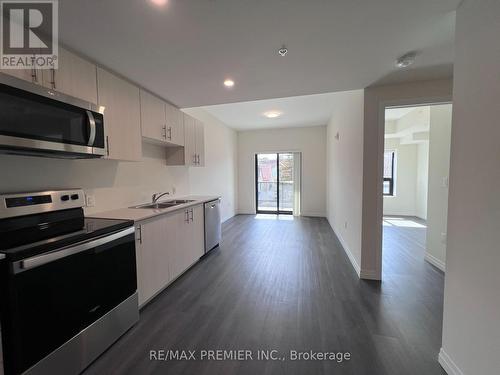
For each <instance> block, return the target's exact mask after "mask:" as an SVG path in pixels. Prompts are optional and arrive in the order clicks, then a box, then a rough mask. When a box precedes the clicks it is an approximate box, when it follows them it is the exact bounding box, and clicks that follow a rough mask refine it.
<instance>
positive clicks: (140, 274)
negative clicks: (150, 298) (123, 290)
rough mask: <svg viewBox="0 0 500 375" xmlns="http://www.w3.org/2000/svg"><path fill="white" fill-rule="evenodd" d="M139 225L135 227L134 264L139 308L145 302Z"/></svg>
mask: <svg viewBox="0 0 500 375" xmlns="http://www.w3.org/2000/svg"><path fill="white" fill-rule="evenodd" d="M141 230H142V229H141V225H136V226H135V264H136V268H137V293H138V294H139V306H141V305H142V304H143V303H144V302H145V301H146V290H145V289H144V276H145V272H144V266H143V264H142V258H143V254H142V253H143V252H144V250H143V248H142V238H141V234H142V233H141Z"/></svg>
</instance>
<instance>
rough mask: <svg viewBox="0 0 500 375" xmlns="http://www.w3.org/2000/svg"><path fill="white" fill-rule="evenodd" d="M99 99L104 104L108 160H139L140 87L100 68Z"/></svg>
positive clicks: (98, 79)
mask: <svg viewBox="0 0 500 375" xmlns="http://www.w3.org/2000/svg"><path fill="white" fill-rule="evenodd" d="M97 88H98V99H99V100H98V102H99V105H100V106H104V129H105V131H106V143H107V155H108V159H116V160H129V161H139V160H141V157H142V136H141V110H140V94H139V88H138V87H136V86H134V85H132V84H131V83H129V82H127V81H125V80H123V79H121V78H118V77H116V76H115V75H113V74H111V73H109V72H107V71H106V70H104V69H101V68H97Z"/></svg>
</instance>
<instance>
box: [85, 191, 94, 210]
mask: <svg viewBox="0 0 500 375" xmlns="http://www.w3.org/2000/svg"><path fill="white" fill-rule="evenodd" d="M85 204H86V205H87V207H95V195H92V194H88V195H86V196H85Z"/></svg>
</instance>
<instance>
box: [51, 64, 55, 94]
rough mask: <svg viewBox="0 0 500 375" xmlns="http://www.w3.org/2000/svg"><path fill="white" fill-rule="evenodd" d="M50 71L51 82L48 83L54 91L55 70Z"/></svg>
mask: <svg viewBox="0 0 500 375" xmlns="http://www.w3.org/2000/svg"><path fill="white" fill-rule="evenodd" d="M50 70H51V72H50V73H51V77H52V81H51V82H50V83H51V84H52V89H54V90H55V89H56V70H55V69H54V68H52V69H50Z"/></svg>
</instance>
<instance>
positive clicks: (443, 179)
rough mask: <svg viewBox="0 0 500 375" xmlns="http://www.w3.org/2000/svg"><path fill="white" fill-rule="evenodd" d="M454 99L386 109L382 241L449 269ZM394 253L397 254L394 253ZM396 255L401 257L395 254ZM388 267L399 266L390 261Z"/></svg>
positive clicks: (390, 247) (388, 245)
mask: <svg viewBox="0 0 500 375" xmlns="http://www.w3.org/2000/svg"><path fill="white" fill-rule="evenodd" d="M451 113H452V105H451V104H449V103H447V104H433V105H423V106H417V107H398V108H387V109H386V110H385V141H384V187H383V195H384V197H383V200H384V211H383V214H384V221H383V227H384V243H385V244H387V246H386V247H385V249H386V251H387V252H391V251H396V254H397V251H398V250H394V246H391V245H390V244H392V243H394V242H395V243H397V244H401V243H402V242H404V240H403V239H402V238H399V239H398V240H397V241H393V239H392V237H398V236H403V237H406V238H407V241H408V243H406V244H405V245H404V246H402V248H403V249H405V250H407V249H411V250H410V253H411V256H410V258H408V259H412V260H413V259H417V261H418V262H420V264H423V262H422V260H424V259H425V260H426V261H427V262H429V263H430V264H432V265H433V266H434V267H437V268H438V269H439V270H441V271H443V272H444V271H445V258H446V228H447V214H448V204H447V203H448V187H449V165H450V143H451ZM391 257H393V256H391ZM394 259H399V260H401V258H399V257H397V256H396V257H395V258H394ZM387 266H388V267H391V268H392V267H398V266H395V265H389V264H387Z"/></svg>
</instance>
